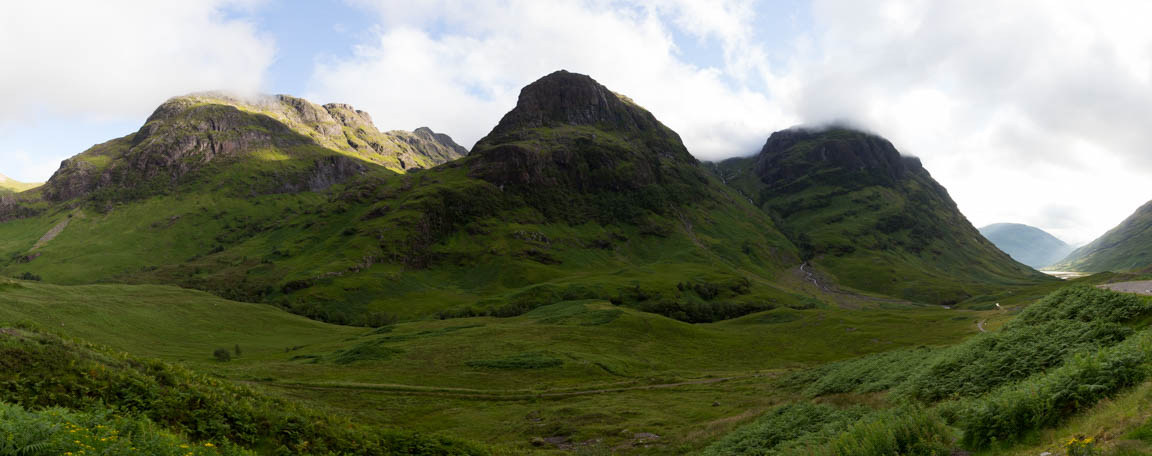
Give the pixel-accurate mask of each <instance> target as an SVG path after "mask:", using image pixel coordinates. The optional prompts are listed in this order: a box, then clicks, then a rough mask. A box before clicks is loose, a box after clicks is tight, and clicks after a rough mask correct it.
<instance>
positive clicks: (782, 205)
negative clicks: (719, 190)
mask: <svg viewBox="0 0 1152 456" xmlns="http://www.w3.org/2000/svg"><path fill="white" fill-rule="evenodd" d="M713 169H714V170H715V171H716V172H717V173H718V174H719V175H720V176H721V177H722V178H723V179H724V180H725V182H727V183H728V184H729V185H731V186H733V187H735V188H737V189H740V191H741V192H742V193H743V194H744V195H746V196H747V197H748V198H749V199H750V200H751V201H754V202H755V204H757V205H758V206H760V207H762V208H763V209H764V210H765V211H766V212H767V213H769V214H771V215H772V216H773V218H774V220H775V221H776V222H777V224H778V225H779V226H780V227H781V228H782V229H783V230H784V231H785V233H786V234H787V235H788V237H789V238H790V239H791V240H792V241H793V242H794V243H795V244H796V245H797V246H798V247H799V248H800V249H801V251H802V253H803V255H804V256H805V258H807V259H809V260H810V261H811V262H812V263H813V264H816V265H818V266H821V267H822V268H824V269H826V270H828V271H830V272H832V273H833V274H835V275H836V277H837V278H838V279H839V280H840V281H841V283H842V284H844V285H847V286H850V287H852V288H855V289H859V290H865V291H871V292H876V293H882V294H886V295H890V296H899V297H903V298H906V299H911V300H915V301H920V302H928V303H937V304H952V303H957V302H960V301H963V300H965V299H967V298H969V297H971V296H974V295H979V294H983V293H984V292H985V291H986V290H988V288H989V287H990V286H993V285H996V284H999V285H1005V284H1019V283H1027V282H1033V281H1037V280H1045V278H1044V277H1043V275H1042V274H1040V273H1038V272H1036V271H1034V270H1032V269H1031V268H1029V267H1027V266H1025V265H1023V264H1020V263H1018V262H1016V261H1013V260H1012V258H1010V257H1009V256H1008V255H1007V254H1005V253H1003V252H1001V251H1000V250H999V249H997V248H996V246H994V245H992V243H991V242H989V241H988V240H986V239H984V237H983V236H981V235H980V233H979V232H978V231H976V229H975V228H973V227H972V224H971V223H969V222H968V220H967V219H966V218H965V217H964V215H963V214H961V213H960V211H959V209H957V207H956V203H954V202H953V201H952V198H951V197H950V196H949V195H948V192H947V190H945V189H944V187H943V186H941V185H940V184H939V183H937V182H936V180H935V179H933V178H932V176H931V175H930V174H929V173H928V171H927V170H925V169H924V167H923V166H922V165H921V164H920V160H919V159H917V158H914V157H908V156H904V155H901V154H900V152H898V151H897V150H896V148H895V147H894V146H893V145H892V144H891V143H890V142H888V141H887V140H885V139H884V138H881V137H879V136H875V135H872V134H869V133H864V132H860V131H856V130H852V129H847V128H828V129H805V128H794V129H790V130H784V131H779V132H776V133H773V134H772V136H771V137H769V138H768V141H767V142H766V143H765V144H764V147H763V149H762V150H761V151H760V153H759V154H757V155H756V156H753V157H746V158H736V159H729V160H725V161H723V162H720V163H718V164H715V165H714V167H713Z"/></svg>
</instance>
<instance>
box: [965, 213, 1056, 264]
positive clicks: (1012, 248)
mask: <svg viewBox="0 0 1152 456" xmlns="http://www.w3.org/2000/svg"><path fill="white" fill-rule="evenodd" d="M980 234H982V235H984V237H985V238H987V239H988V240H989V241H992V243H993V244H995V245H996V247H997V248H999V249H1000V250H1003V251H1004V253H1007V254H1008V255H1009V256H1011V257H1012V259H1014V260H1016V261H1019V262H1021V263H1024V264H1026V265H1028V266H1032V267H1033V268H1036V269H1040V268H1043V267H1045V266H1048V265H1050V264H1052V263H1055V262H1057V261H1060V260H1061V259H1063V258H1064V257H1065V256H1068V254H1069V253H1071V252H1072V250H1073V248H1072V246H1070V245H1068V244H1067V243H1065V242H1064V241H1061V240H1060V239H1057V238H1056V236H1053V235H1051V234H1048V232H1047V231H1044V230H1041V229H1040V228H1036V227H1033V226H1028V225H1024V224H1020V223H994V224H991V225H988V226H985V227H983V228H980Z"/></svg>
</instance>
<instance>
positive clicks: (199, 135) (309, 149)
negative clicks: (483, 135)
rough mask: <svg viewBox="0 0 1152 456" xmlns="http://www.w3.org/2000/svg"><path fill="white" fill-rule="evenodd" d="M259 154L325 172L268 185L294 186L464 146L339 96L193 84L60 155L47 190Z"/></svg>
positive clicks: (418, 162) (403, 164)
mask: <svg viewBox="0 0 1152 456" xmlns="http://www.w3.org/2000/svg"><path fill="white" fill-rule="evenodd" d="M428 131H429V132H431V130H428ZM267 154H273V155H276V156H280V157H286V159H291V160H294V161H296V162H297V163H296V164H295V165H288V164H287V162H283V163H279V165H277V166H284V167H285V169H284V170H283V172H296V171H295V170H297V169H299V168H307V167H311V168H313V170H314V171H315V172H314V173H313V174H317V175H319V174H324V175H325V176H328V177H326V178H324V179H319V180H316V182H319V183H317V184H313V183H311V181H309V183H308V184H307V185H303V184H300V185H297V184H298V183H290V184H291V185H287V184H284V185H279V186H277V187H276V188H275V189H272V190H268V191H281V190H283V191H296V189H300V188H308V189H312V190H317V189H321V188H326V187H327V186H329V185H331V184H332V183H335V182H339V181H343V180H345V179H349V178H351V177H353V176H355V175H358V174H362V173H363V172H366V170H367V169H368V168H367V166H368V165H369V164H374V165H378V166H381V167H383V168H388V169H390V170H393V171H396V172H404V171H405V170H408V169H413V168H431V167H433V166H436V165H439V164H441V163H445V162H448V161H451V160H455V159H457V158H460V157H462V156H464V155H465V154H467V150H466V149H464V148H462V147H460V146H459V145H457V144H456V143H455V142H453V141H452V139H451V138H449V137H448V136H447V135H442V134H435V133H432V134H430V135H422V134H415V133H411V132H406V131H398V130H397V131H389V132H381V131H380V130H378V129H377V128H376V126H375V125H374V124H373V123H372V117H371V116H369V115H368V113H366V112H364V111H360V110H357V109H355V108H353V107H352V106H350V105H347V104H343V103H329V104H326V105H319V104H316V103H313V102H311V101H308V100H305V99H303V98H297V97H293V96H290V95H257V96H239V95H233V94H228V93H225V92H200V93H193V94H189V95H183V96H177V97H172V98H169V99H168V100H167V101H165V102H164V103H163V104H161V105H160V106H159V107H158V108H156V110H155V111H154V112H153V113H152V115H151V116H149V118H148V120H147V122H146V123H145V124H144V125H143V126H142V127H141V128H140V130H139V131H137V132H136V133H133V134H131V135H128V136H126V137H123V138H119V139H114V140H111V141H108V142H105V143H103V144H98V145H96V146H93V147H92V148H90V149H88V150H87V151H85V152H83V153H81V154H80V155H77V156H75V157H72V158H70V159H68V160H65V161H64V162H63V163H62V164H61V166H60V169H59V170H57V172H56V173H55V174H54V175H53V176H52V178H51V179H49V182H48V185H47V187H46V191H45V196H46V197H47V198H48V199H50V200H54V201H59V200H67V199H72V198H75V197H78V196H81V195H85V194H88V193H90V192H92V191H93V190H97V189H102V188H121V189H126V190H131V191H129V192H123V193H124V194H134V193H133V192H136V191H137V190H139V192H136V193H140V192H144V190H143V189H144V188H146V189H148V190H147V192H155V191H162V190H164V189H170V188H174V186H175V185H176V184H178V183H180V182H184V181H187V180H188V179H191V178H194V177H195V176H196V175H202V177H206V178H207V177H210V176H211V175H212V174H214V173H213V172H207V173H201V171H206V170H208V169H209V168H211V167H216V166H226V165H229V164H233V163H240V162H244V161H267V160H264V159H263V158H261V157H265V156H266V155H267ZM274 161H278V162H279V161H282V160H274ZM265 167H266V168H267V167H275V166H271V165H266V166H265ZM333 167H335V168H333ZM329 168H332V169H336V171H338V173H337V174H338V175H331V174H332V173H330V172H329ZM261 172H263V171H261ZM269 172H271V171H269ZM329 177H330V178H329ZM306 179H311V178H310V177H306ZM147 192H145V193H147Z"/></svg>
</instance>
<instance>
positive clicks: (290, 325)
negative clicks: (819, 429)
mask: <svg viewBox="0 0 1152 456" xmlns="http://www.w3.org/2000/svg"><path fill="white" fill-rule="evenodd" d="M1006 315H1007V313H1006V312H1004V311H995V310H962V309H952V310H948V309H943V308H940V307H936V306H914V305H907V304H896V303H891V302H885V303H877V304H873V305H863V306H860V308H859V309H843V308H815V309H808V310H794V309H786V308H782V309H775V310H772V311H768V312H761V313H756V314H752V315H748V316H745V317H742V318H738V319H734V320H728V321H724V322H720V323H711V324H688V323H684V322H680V321H676V320H672V319H669V318H665V317H662V316H658V315H655V314H650V313H645V312H640V311H637V310H634V309H630V308H625V307H620V306H614V305H612V304H610V303H608V302H605V301H595V300H593V301H572V302H564V303H559V304H554V305H550V306H545V307H542V308H539V309H536V310H534V311H532V312H529V313H527V314H524V315H521V316H518V317H513V318H493V317H478V318H459V319H448V320H424V321H415V322H409V323H401V324H396V325H392V326H387V327H383V328H379V329H370V328H357V327H345V326H338V325H331V324H326V323H320V322H316V321H313V320H309V319H306V318H303V317H300V316H297V315H293V314H290V313H287V312H284V311H282V310H280V309H277V308H275V307H272V306H268V305H263V304H247V303H239V302H233V301H228V300H224V299H220V298H217V297H215V296H212V295H209V294H206V293H201V292H196V291H189V290H184V289H179V288H175V287H167V286H152V285H85V286H58V285H48V284H41V283H36V282H23V281H10V282H6V283H4V284H3V285H0V321H4V322H7V323H8V324H17V323H19V324H23V325H25V326H31V327H36V328H39V329H40V330H42V331H47V332H51V333H56V334H60V335H63V336H65V337H70V338H76V339H79V340H85V341H89V342H93V343H96V344H101V345H106V346H108V347H111V348H113V349H115V350H122V351H125V352H128V353H131V354H133V355H136V356H143V357H149V358H158V359H162V360H165V361H172V362H178V363H180V364H184V365H186V366H189V367H192V368H193V369H195V370H197V371H202V372H206V373H209V374H212V375H219V376H222V377H224V378H227V379H230V380H233V381H237V382H241V383H244V384H248V385H251V386H254V387H256V388H257V389H260V390H263V391H267V392H270V393H271V394H273V395H277V396H283V397H289V398H294V399H297V400H300V401H303V402H306V403H310V404H313V405H314V406H315V407H318V408H320V409H327V410H332V411H334V412H338V413H339V414H342V415H348V416H352V417H355V420H356V421H360V422H363V423H368V424H372V425H382V426H389V427H400V428H404V429H410V430H416V431H422V432H434V433H440V434H444V435H449V436H455V437H460V438H464V439H468V440H472V441H478V442H484V443H489V444H495V445H497V446H499V447H503V448H506V449H507V450H508V451H549V450H557V449H572V448H577V447H579V448H585V449H587V450H588V451H592V450H596V451H611V452H625V453H628V452H637V453H645V454H649V453H651V454H678V453H683V452H685V451H690V450H692V449H698V448H700V447H702V446H703V445H705V444H707V442H709V441H710V440H713V439H714V438H716V437H717V436H719V435H722V434H724V433H726V432H728V431H730V430H732V429H733V428H735V427H736V426H737V425H739V424H741V423H743V422H746V421H749V420H751V419H752V418H753V417H755V416H757V415H759V414H760V413H761V412H763V411H764V410H767V409H769V408H770V407H772V406H774V405H776V404H778V403H780V402H781V401H783V400H785V399H786V398H787V396H788V395H789V394H790V393H788V392H787V391H782V390H781V389H780V388H779V387H778V385H777V379H778V378H779V376H780V375H781V374H782V373H784V372H788V371H791V370H794V369H797V368H802V367H806V366H813V365H817V364H821V363H825V362H829V361H835V360H839V359H845V358H853V357H858V356H861V355H866V354H869V353H877V352H884V351H890V350H894V349H899V348H907V347H916V346H921V345H929V346H944V345H949V344H954V343H956V342H959V341H961V340H964V339H965V338H966V337H969V336H972V335H975V334H977V333H978V332H979V329H978V328H977V324H976V323H977V322H979V321H988V322H997V321H1000V320H1002V319H1005V318H1007V317H1006ZM988 325H989V326H992V323H989V324H988ZM221 348H222V349H225V350H227V351H229V352H230V353H235V352H236V351H237V348H239V355H238V356H237V355H235V354H232V356H233V359H232V360H231V361H230V362H220V361H217V360H216V359H215V358H213V351H214V350H216V349H221Z"/></svg>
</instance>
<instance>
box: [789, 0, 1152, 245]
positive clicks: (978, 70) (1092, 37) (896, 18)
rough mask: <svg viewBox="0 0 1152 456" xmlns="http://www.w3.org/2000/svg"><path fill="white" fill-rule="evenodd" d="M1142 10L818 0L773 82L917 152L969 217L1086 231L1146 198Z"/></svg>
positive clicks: (1151, 40) (1043, 0)
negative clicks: (803, 36)
mask: <svg viewBox="0 0 1152 456" xmlns="http://www.w3.org/2000/svg"><path fill="white" fill-rule="evenodd" d="M1150 14H1152V4H1149V3H1147V2H1107V1H1106V2H1096V3H1092V4H1087V3H1083V2H1074V1H1068V2H1061V1H1048V0H1031V1H1028V0H1025V1H1015V2H973V1H967V0H939V1H894V0H889V1H879V2H857V1H851V0H815V1H814V2H813V6H812V17H813V20H814V24H813V25H814V27H813V30H812V32H811V36H810V41H811V43H812V45H811V47H810V49H808V50H807V52H806V53H804V54H802V55H799V54H798V55H797V62H798V64H797V65H795V66H794V67H792V68H791V70H792V71H790V72H789V73H788V74H787V75H785V76H784V77H785V78H787V79H789V80H790V81H791V84H792V87H794V90H790V91H787V92H784V93H781V94H778V95H779V97H780V98H784V99H787V100H788V102H787V104H788V108H787V109H788V110H791V111H794V112H795V113H796V115H797V116H799V117H800V118H801V119H803V120H804V121H805V122H813V123H818V122H822V121H825V120H828V119H834V118H849V119H853V120H854V121H855V122H858V123H860V124H862V125H864V126H866V127H868V128H870V129H872V130H874V131H878V132H881V133H882V134H884V135H885V136H887V137H888V138H889V139H891V140H892V141H893V142H894V143H895V144H896V145H897V147H899V148H901V149H902V150H904V151H906V152H910V153H913V154H916V155H918V156H920V157H921V158H922V159H923V160H924V163H925V166H926V167H927V168H928V169H929V170H930V171H931V172H932V174H933V175H934V176H935V177H936V178H937V179H938V180H940V181H941V182H942V183H943V184H944V185H945V186H946V187H948V189H949V190H950V193H951V194H952V196H953V197H954V198H955V199H956V200H957V203H958V204H959V205H960V207H961V209H962V210H963V211H964V212H965V214H966V215H968V217H969V218H970V219H971V220H972V221H973V222H974V223H975V224H977V225H983V224H986V223H993V222H1009V221H1014V222H1023V223H1029V224H1034V225H1038V226H1041V227H1042V228H1050V229H1052V230H1054V232H1058V233H1057V234H1059V235H1062V236H1063V237H1065V238H1066V239H1067V240H1069V241H1072V242H1085V241H1087V240H1090V239H1091V238H1093V237H1095V236H1098V235H1099V234H1102V233H1103V232H1104V231H1105V230H1107V229H1108V228H1111V227H1112V226H1114V225H1115V224H1116V223H1118V222H1119V221H1120V220H1121V219H1122V218H1123V217H1124V216H1126V215H1127V214H1129V213H1130V212H1131V211H1132V210H1133V209H1135V208H1136V207H1137V206H1138V205H1139V204H1140V203H1142V202H1144V201H1146V200H1148V199H1149V198H1152V192H1149V191H1147V190H1142V189H1138V188H1136V187H1135V186H1133V185H1132V184H1131V183H1132V182H1141V181H1146V179H1147V177H1148V174H1149V173H1150V172H1152V155H1149V154H1148V153H1147V152H1146V148H1147V144H1149V143H1152V129H1149V128H1147V119H1149V118H1152V29H1150V28H1148V27H1146V25H1145V24H1143V23H1142V21H1141V19H1140V18H1146V17H1149V15H1150ZM1067 206H1071V207H1076V208H1079V210H1077V211H1066V210H1058V209H1059V208H1061V207H1067ZM1057 216H1059V217H1063V219H1058V218H1056V217H1057Z"/></svg>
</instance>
